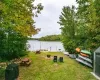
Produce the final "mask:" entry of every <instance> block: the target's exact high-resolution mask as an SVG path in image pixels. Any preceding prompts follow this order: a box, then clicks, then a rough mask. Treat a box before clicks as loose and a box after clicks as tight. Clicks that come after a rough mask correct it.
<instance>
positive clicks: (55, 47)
mask: <svg viewBox="0 0 100 80" xmlns="http://www.w3.org/2000/svg"><path fill="white" fill-rule="evenodd" d="M28 44H29V45H30V47H29V51H36V50H40V49H41V50H48V51H64V47H63V45H62V43H61V42H59V41H38V40H28Z"/></svg>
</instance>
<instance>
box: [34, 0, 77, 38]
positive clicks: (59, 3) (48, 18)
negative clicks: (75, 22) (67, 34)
mask: <svg viewBox="0 0 100 80" xmlns="http://www.w3.org/2000/svg"><path fill="white" fill-rule="evenodd" d="M75 1H76V0H36V1H35V4H38V3H42V5H43V6H44V9H43V10H42V11H41V14H39V16H38V17H37V18H35V21H36V24H35V25H36V28H41V31H40V32H39V33H38V34H37V35H35V36H33V37H42V36H46V35H52V34H60V33H61V31H60V29H59V28H60V25H59V24H58V23H57V21H59V15H60V14H61V11H62V8H63V6H71V5H76V2H75Z"/></svg>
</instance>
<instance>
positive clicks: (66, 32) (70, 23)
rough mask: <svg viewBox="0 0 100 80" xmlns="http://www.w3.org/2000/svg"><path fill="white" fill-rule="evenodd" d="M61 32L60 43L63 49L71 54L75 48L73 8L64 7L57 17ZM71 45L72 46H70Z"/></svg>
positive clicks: (74, 13)
mask: <svg viewBox="0 0 100 80" xmlns="http://www.w3.org/2000/svg"><path fill="white" fill-rule="evenodd" d="M58 23H59V24H60V25H61V26H63V27H61V31H62V36H63V37H62V42H63V44H64V48H65V49H66V50H67V51H69V52H71V53H73V52H74V49H73V48H75V47H76V45H75V37H76V28H77V27H76V12H75V7H74V6H72V7H69V6H64V7H63V9H62V12H61V15H60V17H59V22H58ZM71 44H73V45H71Z"/></svg>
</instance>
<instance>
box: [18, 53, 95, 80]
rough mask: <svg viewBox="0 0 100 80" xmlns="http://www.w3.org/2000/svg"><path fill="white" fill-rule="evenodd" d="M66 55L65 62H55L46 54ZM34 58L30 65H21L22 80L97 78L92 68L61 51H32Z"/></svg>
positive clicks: (88, 79)
mask: <svg viewBox="0 0 100 80" xmlns="http://www.w3.org/2000/svg"><path fill="white" fill-rule="evenodd" d="M47 54H50V55H52V56H54V55H57V56H58V57H60V56H63V57H64V63H60V62H57V63H54V62H53V61H52V58H51V59H47V58H46V55H47ZM28 57H29V58H31V60H32V64H31V65H30V66H29V67H20V77H19V79H20V80H96V79H95V78H94V77H93V76H92V75H91V73H90V72H91V71H92V70H91V69H89V68H87V67H85V66H83V65H81V64H79V63H78V62H76V61H75V60H73V59H70V58H69V57H67V56H65V55H64V54H62V53H60V52H42V53H41V54H34V53H30V54H29V55H28Z"/></svg>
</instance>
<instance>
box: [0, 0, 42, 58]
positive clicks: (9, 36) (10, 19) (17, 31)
mask: <svg viewBox="0 0 100 80" xmlns="http://www.w3.org/2000/svg"><path fill="white" fill-rule="evenodd" d="M42 9H43V6H42V5H41V4H38V5H37V6H34V0H0V31H2V32H1V33H0V37H2V36H3V37H2V39H1V40H0V42H4V43H3V44H2V43H0V44H2V47H0V57H1V58H2V59H4V58H5V59H9V60H10V59H13V58H17V57H19V56H20V55H23V54H25V52H26V43H27V37H28V36H31V35H34V34H36V33H38V31H39V30H40V29H36V28H35V26H34V23H35V22H34V20H33V18H34V17H35V16H37V14H38V13H40V11H41V10H42ZM1 51H2V52H1Z"/></svg>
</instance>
